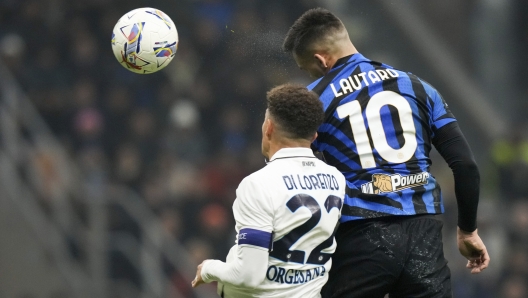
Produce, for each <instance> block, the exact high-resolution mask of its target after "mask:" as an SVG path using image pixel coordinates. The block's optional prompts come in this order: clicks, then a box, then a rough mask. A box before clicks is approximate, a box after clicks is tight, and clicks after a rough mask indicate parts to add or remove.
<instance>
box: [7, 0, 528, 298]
mask: <svg viewBox="0 0 528 298" xmlns="http://www.w3.org/2000/svg"><path fill="white" fill-rule="evenodd" d="M387 3H388V1H384V0H379V1H359V0H358V1H317V0H307V1H302V0H295V1H293V0H292V1H279V0H266V1H242V0H181V1H169V0H156V1H141V0H127V1H124V0H77V1H68V0H1V1H0V54H1V56H2V60H1V61H0V63H2V64H4V65H5V66H7V68H8V69H9V71H10V72H11V73H12V74H13V75H14V77H15V79H16V83H17V84H19V85H20V86H21V88H22V90H23V91H24V93H25V94H27V96H28V98H29V100H30V102H31V103H32V104H33V105H34V106H35V107H36V109H37V111H38V113H39V114H40V116H41V117H42V118H43V119H44V121H45V123H46V125H47V126H49V128H50V129H51V131H52V133H53V136H54V138H56V139H57V140H58V141H59V143H60V145H61V146H62V147H63V148H65V150H66V152H67V155H68V156H69V157H70V158H71V161H72V162H73V165H71V166H73V167H75V168H77V169H79V171H80V173H81V174H80V176H81V177H82V179H83V181H85V182H84V185H86V186H87V187H88V188H89V191H90V192H91V193H96V194H97V196H98V197H99V198H100V199H101V200H102V201H105V200H106V198H107V197H109V196H111V195H110V193H111V191H112V189H115V187H117V186H119V187H126V188H127V189H131V191H132V192H133V193H136V194H138V196H139V197H140V198H141V200H142V201H143V202H144V203H145V206H147V207H148V208H149V209H150V211H152V213H153V214H155V215H156V217H157V218H158V219H159V222H160V223H161V226H160V227H161V228H162V229H164V230H165V232H167V233H168V234H169V235H170V236H169V237H172V238H173V239H176V240H177V242H178V243H180V244H181V246H182V247H184V248H185V251H186V252H188V256H189V258H190V263H192V264H193V265H196V264H198V263H200V262H201V261H202V260H203V259H206V258H217V259H225V256H226V255H227V252H228V250H229V248H230V247H231V246H232V245H233V244H234V240H235V238H234V237H235V233H234V222H233V217H232V211H231V205H232V203H233V201H234V199H235V189H236V187H237V186H238V183H239V182H240V181H241V180H242V178H243V177H244V176H246V175H248V174H250V173H251V172H253V171H255V170H258V169H260V168H261V167H262V166H264V165H265V163H264V159H263V157H262V156H261V154H260V139H261V133H260V128H261V123H262V120H263V116H264V109H265V92H266V91H267V90H268V89H269V88H271V87H273V86H275V85H278V84H281V83H285V82H297V83H302V84H308V83H309V82H310V79H309V78H308V77H307V76H306V75H304V74H303V73H301V72H300V71H299V70H298V69H297V66H296V65H295V63H294V61H293V60H292V59H291V58H290V57H289V56H288V55H286V54H284V53H282V52H281V50H280V46H281V43H282V39H283V37H284V35H285V33H286V31H287V30H288V28H289V26H290V25H291V24H292V22H293V21H294V20H295V19H296V18H297V17H298V16H300V14H302V12H304V11H305V10H306V9H309V8H312V7H317V6H323V7H327V8H330V9H336V10H335V13H336V14H337V15H338V16H340V17H341V18H343V20H344V22H345V24H346V26H347V27H348V29H349V33H350V35H351V38H352V41H353V42H354V43H355V45H356V47H357V48H358V49H359V51H360V52H361V53H362V54H364V55H365V56H367V57H369V58H371V59H373V60H378V61H382V62H384V63H387V64H390V65H392V66H394V67H396V68H399V69H403V70H406V71H410V72H413V73H415V74H417V75H418V76H421V77H422V78H423V79H425V80H427V81H429V82H431V83H432V84H433V85H434V86H435V87H437V89H438V90H439V91H440V92H441V93H442V94H443V96H444V98H445V99H446V101H447V102H448V103H449V104H450V106H451V109H452V111H453V112H454V114H455V116H457V118H458V119H459V122H460V124H461V126H462V130H463V131H464V133H465V134H466V136H467V138H468V140H469V142H470V144H471V146H472V148H473V150H474V151H475V155H476V158H477V161H478V163H479V165H480V169H481V176H482V191H481V194H482V195H481V205H480V209H479V232H480V233H481V236H482V238H483V240H484V241H485V243H486V244H487V245H488V249H489V252H490V255H491V266H490V268H489V269H488V270H487V271H485V272H484V273H482V274H480V275H478V276H472V275H470V274H469V272H468V271H467V270H466V269H465V262H464V260H463V259H462V258H461V257H460V256H459V255H458V251H457V248H456V243H455V231H456V216H457V210H456V201H455V198H454V191H453V181H452V180H453V179H452V174H451V171H450V170H449V168H447V166H446V165H445V162H444V161H443V160H442V159H441V158H439V157H438V155H437V153H433V161H434V165H433V168H432V170H433V174H434V175H435V176H437V177H438V179H439V180H440V181H441V185H442V186H443V191H444V201H445V204H446V214H445V215H443V216H442V217H443V219H444V223H445V224H444V233H445V238H444V242H445V243H444V245H445V251H446V255H447V258H448V260H449V261H450V268H451V271H452V275H453V278H452V281H453V292H454V296H455V297H490V298H492V297H505V298H521V297H528V255H527V254H526V252H527V251H528V182H527V181H526V180H527V179H528V130H527V129H528V118H527V117H526V116H527V113H526V110H527V108H528V104H527V102H528V101H527V100H526V99H527V98H528V88H527V86H528V85H527V84H526V82H525V81H526V77H527V76H528V56H527V55H526V53H527V52H528V22H527V21H526V19H527V16H528V4H527V2H526V1H523V0H501V1H498V0H495V1H494V0H471V1H457V0H444V1H418V0H414V1H411V0H406V1H405V0H401V1H400V0H398V1H390V3H391V4H390V5H392V6H394V7H397V6H398V5H405V6H406V7H411V8H412V9H413V11H414V12H415V13H417V15H418V16H419V17H420V18H421V20H422V21H424V24H425V25H426V26H427V28H428V29H429V30H430V31H429V33H431V34H432V36H434V38H436V40H437V41H438V42H439V43H440V44H441V45H442V47H444V48H445V50H446V51H448V52H449V53H451V55H452V57H454V61H456V65H457V66H458V67H459V68H460V69H461V70H462V71H463V72H464V73H467V74H469V78H470V79H471V81H472V82H473V83H474V84H475V86H477V87H478V89H479V90H480V92H481V93H482V94H484V95H485V98H483V99H478V100H480V101H481V103H482V104H483V105H487V106H488V107H489V108H490V109H491V110H493V111H494V112H495V113H496V115H497V117H501V119H502V120H501V121H503V122H504V123H506V125H507V126H506V129H505V130H504V131H502V132H501V133H500V134H490V133H488V131H487V127H486V126H482V125H481V122H482V121H480V122H479V121H477V120H475V117H472V116H471V115H474V113H473V114H472V113H471V108H469V109H468V105H467V104H464V101H463V100H464V98H462V99H461V98H460V97H461V96H460V94H459V92H458V91H459V90H454V89H453V88H452V87H450V86H449V81H448V80H446V79H445V78H444V77H442V75H440V73H439V72H435V67H434V65H435V64H443V63H444V62H443V61H442V60H436V61H430V60H427V58H426V56H424V55H423V53H420V51H421V50H422V51H423V49H420V47H419V46H416V44H413V42H412V41H411V40H410V39H409V32H405V30H402V27H399V26H398V24H397V18H395V17H394V15H393V14H394V12H391V8H390V5H388V4H387ZM144 6H150V7H155V8H158V9H161V10H162V11H164V12H165V13H167V14H168V15H169V16H170V17H171V18H172V20H173V21H174V22H175V23H176V25H177V28H178V32H179V38H180V44H179V48H178V52H177V55H176V57H175V59H174V60H173V61H172V62H171V64H170V65H169V66H168V67H167V68H166V69H165V70H163V71H161V72H159V73H155V74H150V75H137V74H134V73H132V72H129V71H127V70H126V69H124V68H123V67H122V66H120V65H119V63H117V61H116V60H115V58H114V56H113V54H112V51H111V46H110V37H111V32H112V29H113V27H114V25H115V23H116V22H117V20H118V19H119V18H120V17H121V16H122V15H123V14H124V13H126V12H128V11H129V10H132V9H134V8H137V7H144ZM422 25H423V24H422V23H417V24H416V26H422ZM424 42H425V41H424ZM4 96H5V94H4ZM479 104H480V103H479ZM22 112H23V111H22ZM485 121H487V122H489V125H491V126H494V125H495V123H496V122H499V119H486V120H485ZM1 142H2V139H1V138H0V144H1ZM51 154H53V153H51ZM53 160H54V159H53V158H50V157H49V156H47V155H46V154H42V155H38V156H37V157H36V158H34V159H32V160H31V163H32V164H31V165H30V166H29V167H30V168H31V169H32V170H30V171H32V173H33V174H32V175H33V176H34V177H35V178H34V179H35V180H36V181H37V182H38V183H36V185H37V187H36V188H35V189H34V192H35V193H36V194H37V199H38V200H39V205H40V206H41V207H42V209H43V210H47V209H50V208H51V207H49V205H52V204H53V201H54V200H56V197H57V192H56V188H55V187H54V183H56V181H54V177H55V176H56V175H54V171H55V169H56V167H57V166H56V165H53ZM0 179H1V178H0ZM85 205H86V203H80V204H77V205H76V208H77V209H82V208H84V207H83V206H85ZM105 206H106V207H104V208H105V210H106V211H107V212H108V214H109V216H108V226H107V228H108V230H110V231H113V232H115V231H124V232H126V233H129V234H131V235H133V237H135V238H136V240H137V242H142V241H143V240H142V236H141V233H140V232H138V231H139V230H141V229H142V227H138V225H139V224H138V222H137V221H136V220H135V219H134V217H133V216H131V215H129V214H127V213H126V212H124V211H123V210H122V209H121V208H120V207H119V206H116V205H112V204H108V205H105ZM79 213H80V214H81V216H80V217H81V218H82V214H84V212H83V211H82V210H81V211H79ZM143 228H144V227H143ZM0 229H1V228H0ZM147 229H148V228H147ZM152 233H157V232H156V231H153V232H152ZM105 241H110V240H105ZM83 243H84V242H82V241H79V242H75V241H71V243H70V246H69V247H68V250H67V251H68V252H69V253H70V254H72V255H74V258H76V259H82V258H83V256H82V253H79V252H82V246H83ZM2 244H5V243H2V242H1V240H0V245H2ZM13 253H15V252H13ZM103 257H104V262H105V263H106V266H105V268H106V269H105V270H106V272H107V276H108V278H110V279H112V280H126V281H127V282H128V284H130V285H132V286H131V287H132V288H134V289H136V291H135V292H134V293H136V294H134V295H136V296H134V295H131V294H123V293H125V292H120V290H117V288H113V286H111V285H110V286H108V288H109V289H108V291H107V293H110V294H108V295H109V296H108V297H125V296H126V297H150V296H140V295H139V294H137V293H141V292H142V291H143V289H145V288H146V285H145V278H143V277H142V275H143V274H145V273H144V272H143V271H142V268H143V267H141V266H133V264H131V263H133V262H131V260H130V259H129V258H128V259H127V258H125V257H124V256H123V255H122V252H120V251H116V250H112V249H108V251H107V253H106V254H103ZM4 258H9V256H8V255H7V256H6V255H4ZM137 258H138V259H140V258H141V255H140V254H137ZM139 263H140V264H141V262H139ZM160 268H161V270H162V271H163V274H164V275H165V276H166V277H168V280H169V281H170V282H172V283H173V284H174V285H173V286H174V287H176V288H177V292H170V291H163V294H162V297H182V296H183V297H195V295H198V294H196V293H195V292H193V291H192V290H191V289H190V288H189V284H190V282H189V281H190V279H192V278H193V277H194V276H186V275H187V273H183V271H181V270H179V269H178V268H176V267H175V266H171V265H170V264H169V262H166V261H164V259H163V258H162V259H161V264H160ZM10 270H11V269H10V268H7V269H6V268H2V270H1V271H3V272H2V273H3V274H4V277H5V275H9V272H10ZM13 270H14V269H13ZM35 278H38V276H37V277H35ZM2 283H4V284H5V283H6V278H2V274H0V285H2ZM26 283H33V281H32V280H31V279H29V278H28V279H26V280H20V281H18V284H19V285H18V286H15V285H11V288H12V290H10V291H9V292H5V293H4V294H2V293H3V292H2V289H1V287H3V286H0V296H1V297H14V298H19V297H20V298H22V297H46V298H47V297H71V296H70V295H69V294H68V293H69V292H68V289H67V287H66V286H63V287H64V289H63V288H61V285H60V284H59V285H58V286H56V287H55V288H54V289H53V290H52V291H50V293H51V294H43V293H44V292H41V293H35V292H32V291H30V290H27V291H26V290H25V289H24V284H26ZM162 287H165V286H163V285H162ZM12 293H16V294H12ZM46 293H47V292H46ZM126 293H131V292H130V291H129V292H126ZM10 295H16V296H10ZM196 297H197V296H196Z"/></svg>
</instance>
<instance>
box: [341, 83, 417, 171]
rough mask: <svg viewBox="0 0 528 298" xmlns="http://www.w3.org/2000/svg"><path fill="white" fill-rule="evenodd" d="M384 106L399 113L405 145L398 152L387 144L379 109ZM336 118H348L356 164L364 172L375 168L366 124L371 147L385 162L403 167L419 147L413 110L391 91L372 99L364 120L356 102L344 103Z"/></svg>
mask: <svg viewBox="0 0 528 298" xmlns="http://www.w3.org/2000/svg"><path fill="white" fill-rule="evenodd" d="M385 105H391V106H393V107H394V108H396V110H397V111H398V117H399V120H400V123H401V127H402V131H403V134H402V135H403V138H404V140H405V144H404V145H403V146H402V147H401V148H399V149H395V148H392V147H391V146H390V145H389V143H388V142H387V136H386V134H385V129H384V128H383V123H382V121H381V111H380V110H381V108H382V107H383V106H385ZM336 112H337V115H338V117H339V118H341V119H344V118H346V117H348V118H349V121H350V125H351V126H352V134H353V135H354V141H355V144H356V148H357V153H358V155H359V161H360V162H361V167H362V168H363V169H368V168H373V167H375V166H376V162H375V160H374V154H373V153H372V147H371V146H370V138H369V136H368V133H367V127H366V124H365V122H366V123H367V124H368V127H369V129H370V135H371V137H372V144H373V145H374V148H375V149H376V151H377V152H378V153H379V155H380V156H381V157H382V158H383V159H384V160H386V161H388V162H393V163H403V162H406V161H408V160H409V159H411V157H412V156H413V155H414V152H415V151H416V148H417V147H418V142H417V140H416V127H415V126H414V119H413V115H412V109H411V105H410V104H409V102H408V101H407V100H406V99H405V98H404V97H403V96H401V95H399V94H398V93H395V92H392V91H382V92H379V93H376V94H375V95H374V96H372V97H371V98H370V100H369V102H368V104H367V106H366V108H365V118H366V119H364V117H363V114H362V111H361V105H360V104H359V101H357V100H353V101H351V102H347V103H345V104H343V105H341V106H339V107H337V109H336Z"/></svg>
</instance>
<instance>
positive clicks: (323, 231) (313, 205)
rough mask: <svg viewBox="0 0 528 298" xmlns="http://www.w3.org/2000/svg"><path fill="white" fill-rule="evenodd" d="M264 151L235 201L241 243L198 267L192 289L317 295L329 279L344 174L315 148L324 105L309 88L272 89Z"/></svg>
mask: <svg viewBox="0 0 528 298" xmlns="http://www.w3.org/2000/svg"><path fill="white" fill-rule="evenodd" d="M267 99H268V109H267V111H266V118H265V120H264V124H263V126H262V153H263V154H264V156H265V157H266V158H267V159H268V160H269V162H268V164H267V165H266V166H265V167H264V168H262V169H261V170H259V171H257V172H255V173H253V174H251V175H249V176H248V177H246V178H245V179H244V180H243V181H242V182H241V183H240V185H239V187H238V189H237V198H236V200H235V202H234V204H233V214H234V216H235V221H236V231H237V243H236V245H234V246H233V248H232V249H231V250H230V251H229V255H228V256H227V260H226V262H222V261H219V260H206V261H204V262H203V263H202V264H201V265H199V266H198V271H197V274H196V279H195V280H194V281H193V283H192V285H193V287H196V286H198V285H200V284H201V283H203V282H211V281H218V289H219V294H220V295H221V296H222V297H225V298H231V297H232V298H245V297H270V298H281V297H282V298H316V297H321V295H320V292H321V288H322V287H323V285H324V284H325V283H326V281H327V280H328V271H329V270H330V268H331V266H332V259H331V256H332V253H333V252H334V250H335V247H336V245H335V241H334V232H335V230H336V227H337V224H338V220H339V216H340V211H341V208H342V205H343V198H344V196H345V184H346V182H345V177H344V176H343V174H341V173H340V172H339V171H338V170H337V169H336V168H334V167H331V166H329V165H327V164H325V163H324V162H322V161H320V160H318V159H317V158H316V157H315V156H314V154H313V152H312V150H311V149H310V144H311V142H312V141H313V140H314V139H315V137H316V130H317V127H319V125H320V124H321V123H322V121H323V116H324V115H323V108H322V104H321V102H320V101H319V99H318V97H317V95H316V94H315V93H313V92H310V91H308V90H306V88H305V87H303V86H295V85H282V86H279V87H276V88H274V89H272V90H271V91H270V92H268V96H267Z"/></svg>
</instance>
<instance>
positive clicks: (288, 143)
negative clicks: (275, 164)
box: [268, 139, 311, 159]
mask: <svg viewBox="0 0 528 298" xmlns="http://www.w3.org/2000/svg"><path fill="white" fill-rule="evenodd" d="M310 145H311V142H310V141H308V140H291V139H282V140H280V141H279V140H277V141H275V142H271V143H270V147H269V151H268V158H269V159H271V158H272V157H273V155H275V153H277V152H278V151H279V150H281V149H284V148H308V149H310Z"/></svg>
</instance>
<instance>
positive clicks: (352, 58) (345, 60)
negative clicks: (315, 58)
mask: <svg viewBox="0 0 528 298" xmlns="http://www.w3.org/2000/svg"><path fill="white" fill-rule="evenodd" d="M364 61H370V60H369V59H367V58H365V56H363V55H361V54H360V53H355V54H352V55H348V56H345V57H341V58H339V59H337V61H336V63H335V64H334V66H333V67H332V70H334V69H336V68H339V67H340V66H341V65H343V64H350V63H356V64H357V63H359V62H364Z"/></svg>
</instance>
